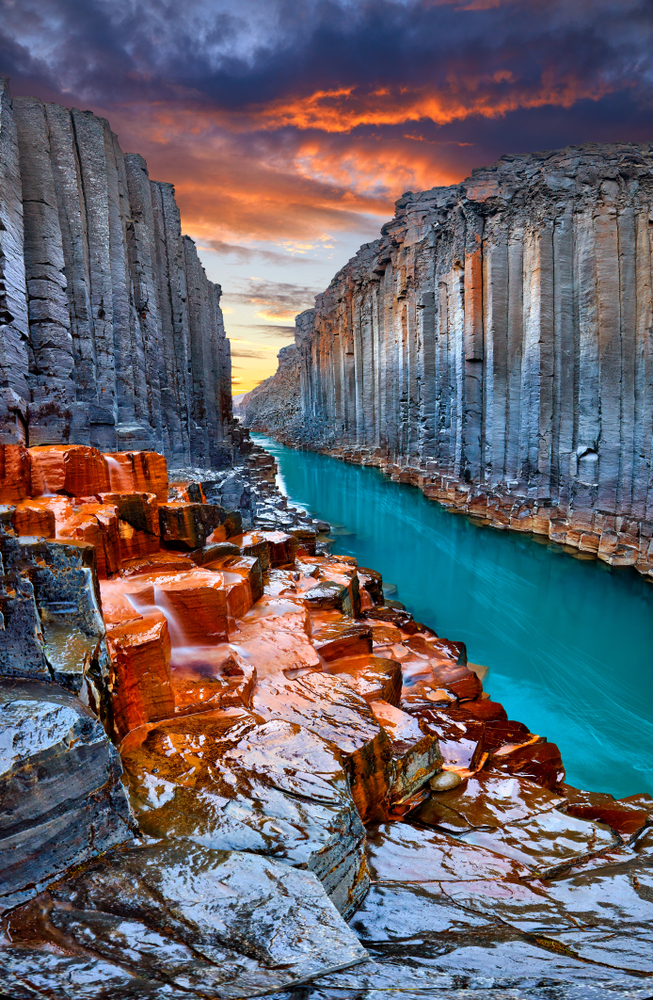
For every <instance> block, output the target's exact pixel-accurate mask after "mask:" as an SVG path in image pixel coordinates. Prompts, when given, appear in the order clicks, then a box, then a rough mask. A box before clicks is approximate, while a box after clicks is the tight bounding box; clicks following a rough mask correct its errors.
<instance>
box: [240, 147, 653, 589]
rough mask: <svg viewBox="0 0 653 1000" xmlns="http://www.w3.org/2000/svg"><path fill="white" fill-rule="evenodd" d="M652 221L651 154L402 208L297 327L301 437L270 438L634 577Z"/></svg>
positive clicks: (642, 151)
mask: <svg viewBox="0 0 653 1000" xmlns="http://www.w3.org/2000/svg"><path fill="white" fill-rule="evenodd" d="M652 222H653V145H626V144H614V145H603V146H596V145H586V146H578V147H569V148H568V149H565V150H562V151H560V152H554V153H536V154H532V155H523V156H511V157H509V156H506V157H503V158H502V159H501V160H500V161H499V162H498V163H497V164H495V165H494V166H493V167H490V168H487V169H482V170H477V171H474V173H473V174H472V176H471V178H470V179H469V180H467V181H465V182H463V183H462V184H460V185H458V186H455V187H450V188H434V189H432V190H430V191H424V192H422V193H420V194H412V193H410V192H409V193H407V194H406V195H404V196H403V197H402V198H401V199H399V201H398V202H397V211H396V215H395V217H394V219H393V220H392V221H391V222H389V223H388V224H387V225H385V226H384V227H383V229H382V237H381V239H379V240H377V241H376V242H374V243H370V244H367V245H365V246H363V247H362V248H361V249H360V251H359V252H358V254H357V255H356V256H355V257H354V258H353V259H352V260H351V261H350V262H349V263H348V264H347V266H346V267H344V268H343V269H342V270H341V271H340V272H339V273H338V274H337V275H336V276H335V278H334V279H333V281H332V283H331V285H330V286H329V288H328V289H327V291H326V292H324V293H323V294H322V295H320V296H318V297H317V300H316V307H315V310H310V311H308V312H306V313H303V314H302V315H301V316H300V317H298V320H297V333H296V341H297V345H298V348H299V351H300V355H301V394H302V419H301V421H300V422H299V423H298V424H297V425H296V426H295V427H294V428H290V429H289V430H288V432H287V433H286V434H285V435H282V436H285V438H286V439H287V440H290V441H293V442H294V443H300V444H307V445H308V446H309V447H316V448H319V449H326V450H331V451H333V453H337V454H341V455H344V456H345V457H348V458H350V459H352V460H355V461H361V462H365V463H370V464H377V465H380V466H382V467H384V468H386V469H387V470H388V471H390V472H391V473H392V474H394V475H395V476H398V477H401V478H406V479H408V480H409V481H412V482H415V483H416V484H417V485H420V486H422V488H424V490H425V492H427V493H428V494H429V495H430V496H433V497H434V499H438V500H441V501H443V502H445V503H448V504H450V505H454V506H456V507H458V508H460V509H465V510H469V511H472V512H473V513H475V514H477V515H478V516H482V517H487V518H488V519H489V520H490V521H492V522H494V523H496V524H505V525H509V526H511V527H516V528H519V529H520V530H526V531H529V530H535V531H540V532H542V533H544V534H549V535H550V536H551V537H552V538H554V539H555V540H557V541H561V542H567V543H569V544H572V545H575V546H576V547H580V548H581V549H584V550H585V551H590V552H591V551H593V552H598V553H599V555H601V557H602V558H605V559H606V560H607V561H609V562H616V563H620V564H631V565H634V564H636V563H637V564H638V566H639V568H641V569H642V570H643V571H644V572H646V573H648V571H649V569H650V568H651V565H653V552H652V551H651V535H652V533H653V524H652V522H653V476H652V471H651V438H652V428H653V336H652V322H653V293H652V281H651V246H652V239H653V225H652ZM250 420H251V422H252V423H253V424H254V425H255V424H256V419H255V417H254V414H252V415H251V417H250ZM272 429H273V432H274V427H272Z"/></svg>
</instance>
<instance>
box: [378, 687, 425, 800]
mask: <svg viewBox="0 0 653 1000" xmlns="http://www.w3.org/2000/svg"><path fill="white" fill-rule="evenodd" d="M370 708H371V709H372V711H373V712H374V716H375V718H376V719H377V720H378V721H379V722H380V724H381V725H382V726H383V728H384V729H385V731H386V733H387V734H388V736H389V737H390V742H391V743H392V754H393V759H394V774H393V780H392V782H391V784H390V787H389V789H388V804H389V806H390V808H392V807H393V806H394V805H398V804H401V803H402V802H405V801H406V800H407V799H409V798H411V797H412V796H414V794H415V792H417V791H418V790H419V789H420V788H421V787H422V786H423V785H425V784H426V782H427V781H428V780H429V778H432V777H433V775H434V774H436V773H437V772H438V771H439V770H440V769H441V767H442V755H441V753H440V748H439V746H438V740H437V737H436V736H435V735H434V734H433V733H429V732H428V731H425V729H422V728H421V726H420V724H419V722H418V720H417V719H415V718H414V717H413V716H412V715H408V713H407V712H402V711H401V709H400V708H396V707H395V706H394V705H389V704H388V703H387V702H385V701H373V702H371V704H370Z"/></svg>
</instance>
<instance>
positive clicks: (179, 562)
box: [122, 550, 195, 577]
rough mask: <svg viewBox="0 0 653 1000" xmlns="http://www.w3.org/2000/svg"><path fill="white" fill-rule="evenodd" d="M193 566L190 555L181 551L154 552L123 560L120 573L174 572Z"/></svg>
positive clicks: (126, 574)
mask: <svg viewBox="0 0 653 1000" xmlns="http://www.w3.org/2000/svg"><path fill="white" fill-rule="evenodd" d="M194 568H195V563H194V562H193V560H192V559H191V558H190V556H188V555H185V554H184V553H183V552H167V551H165V550H164V551H160V552H155V553H154V554H153V555H150V556H142V557H139V558H137V559H130V560H125V561H123V564H122V575H123V576H125V577H128V576H142V575H144V574H148V573H156V572H163V573H176V572H178V571H183V570H191V569H194Z"/></svg>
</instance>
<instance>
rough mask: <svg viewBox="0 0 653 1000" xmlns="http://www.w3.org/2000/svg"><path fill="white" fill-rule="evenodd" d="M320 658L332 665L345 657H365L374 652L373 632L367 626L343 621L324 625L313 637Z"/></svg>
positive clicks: (346, 620)
mask: <svg viewBox="0 0 653 1000" xmlns="http://www.w3.org/2000/svg"><path fill="white" fill-rule="evenodd" d="M311 638H312V641H313V645H314V646H315V648H316V650H317V651H318V653H319V654H320V656H321V657H322V658H323V659H324V660H326V661H327V663H331V662H332V661H333V660H340V659H342V657H343V656H364V655H365V654H366V653H370V654H371V652H372V630H371V628H370V627H369V626H368V625H367V624H362V623H361V622H355V621H352V620H351V619H346V618H345V619H343V620H342V621H341V622H333V623H331V624H328V625H323V626H322V627H321V628H319V629H318V630H317V631H315V632H313V635H312V637H311Z"/></svg>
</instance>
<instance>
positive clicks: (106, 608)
mask: <svg viewBox="0 0 653 1000" xmlns="http://www.w3.org/2000/svg"><path fill="white" fill-rule="evenodd" d="M100 594H101V598H102V617H103V618H104V622H105V625H106V626H107V628H108V629H110V628H112V627H114V626H116V625H126V624H127V623H128V622H135V621H138V620H139V619H140V618H142V617H143V616H142V614H141V613H140V611H137V610H136V609H135V607H134V605H133V604H131V603H130V601H129V597H128V594H129V591H128V583H127V581H126V580H124V579H123V578H122V577H116V578H114V579H113V580H100Z"/></svg>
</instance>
